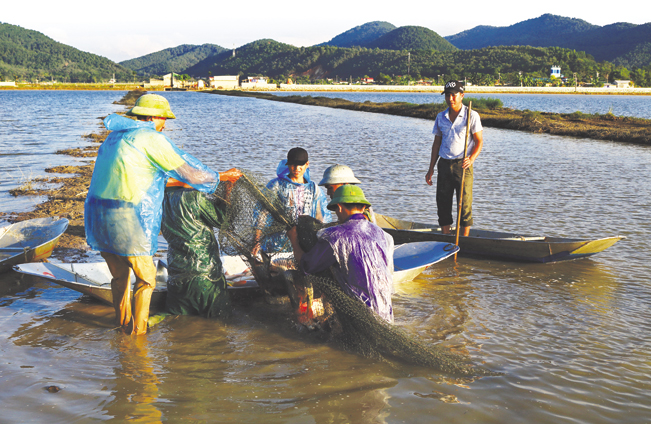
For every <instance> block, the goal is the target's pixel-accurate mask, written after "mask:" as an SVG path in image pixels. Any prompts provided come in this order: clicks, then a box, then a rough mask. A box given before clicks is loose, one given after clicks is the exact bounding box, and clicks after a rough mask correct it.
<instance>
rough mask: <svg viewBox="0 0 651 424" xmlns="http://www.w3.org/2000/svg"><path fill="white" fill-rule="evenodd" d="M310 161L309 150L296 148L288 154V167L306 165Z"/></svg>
mask: <svg viewBox="0 0 651 424" xmlns="http://www.w3.org/2000/svg"><path fill="white" fill-rule="evenodd" d="M307 161H308V158H307V150H305V149H302V148H300V147H294V148H293V149H291V150H290V151H289V152H287V165H305V164H306V163H307Z"/></svg>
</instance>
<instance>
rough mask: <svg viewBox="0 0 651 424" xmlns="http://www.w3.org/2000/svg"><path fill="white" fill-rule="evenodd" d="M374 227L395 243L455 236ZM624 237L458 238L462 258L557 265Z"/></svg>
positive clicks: (385, 222)
mask: <svg viewBox="0 0 651 424" xmlns="http://www.w3.org/2000/svg"><path fill="white" fill-rule="evenodd" d="M375 219H376V220H377V224H378V225H379V226H380V227H382V228H383V229H384V230H385V231H386V232H388V233H389V234H391V235H392V236H393V240H394V242H395V243H396V244H398V243H411V242H417V241H439V242H447V243H454V239H455V236H454V234H452V235H449V234H443V233H442V232H441V229H440V228H439V227H437V226H435V225H428V224H420V223H416V222H410V221H403V220H400V219H395V218H391V217H388V216H385V215H380V214H378V213H376V214H375ZM624 238H626V237H624V236H615V237H606V238H602V239H596V240H587V239H574V238H560V237H544V236H527V235H521V234H516V233H503V232H497V231H486V230H475V229H471V230H470V235H469V236H468V237H459V247H460V248H461V251H460V252H461V253H460V254H462V255H473V256H484V257H492V258H497V259H505V260H514V261H524V262H543V263H545V262H556V261H563V260H568V259H578V258H585V257H588V256H592V255H594V254H596V253H599V252H601V251H603V250H605V249H607V248H609V247H610V246H612V245H613V244H615V243H617V242H618V241H619V240H622V239H624Z"/></svg>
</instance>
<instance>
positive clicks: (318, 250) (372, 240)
mask: <svg viewBox="0 0 651 424" xmlns="http://www.w3.org/2000/svg"><path fill="white" fill-rule="evenodd" d="M368 206H371V203H370V202H369V201H368V200H366V197H365V196H364V192H363V191H362V189H361V188H359V187H358V186H355V185H343V186H341V187H339V188H338V189H337V191H335V193H334V196H333V198H332V200H331V201H330V203H328V209H330V210H331V211H334V212H335V213H336V214H337V219H338V221H339V225H336V226H334V227H329V228H324V229H322V230H320V231H319V232H318V233H317V238H318V241H317V243H316V245H315V246H314V247H313V248H312V249H310V251H309V252H303V249H301V246H300V244H299V241H298V233H297V229H296V227H293V228H292V229H290V230H289V231H288V232H287V237H288V238H289V240H290V241H291V243H292V248H293V249H294V258H295V259H296V262H297V263H298V264H299V269H300V270H302V271H303V272H305V273H307V274H316V273H318V272H321V271H323V270H326V269H328V268H330V267H331V268H330V269H331V270H332V272H333V274H334V277H335V279H336V280H337V282H338V283H339V285H340V286H341V288H342V290H344V292H346V293H347V294H348V295H349V296H352V297H354V298H357V299H359V300H360V301H362V302H363V303H364V304H365V305H366V306H367V307H369V308H370V309H371V310H373V311H374V312H375V313H376V314H378V315H379V316H380V317H381V318H383V319H384V320H386V321H388V322H393V307H392V304H391V295H392V294H393V292H394V290H393V238H392V237H391V236H390V235H389V234H387V233H386V232H384V231H383V230H382V229H381V228H380V227H378V226H377V225H375V224H373V223H372V222H369V221H368V220H367V219H366V217H365V216H364V210H365V209H366V207H368Z"/></svg>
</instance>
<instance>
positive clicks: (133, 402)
mask: <svg viewBox="0 0 651 424" xmlns="http://www.w3.org/2000/svg"><path fill="white" fill-rule="evenodd" d="M116 334H118V335H117V336H116V337H114V338H112V339H111V349H112V350H113V351H114V352H116V353H117V359H118V361H119V364H120V365H119V366H118V367H115V368H114V372H115V379H114V380H113V389H112V390H111V396H112V400H111V401H110V402H108V403H107V404H106V405H105V406H104V411H105V412H106V414H107V416H109V417H111V418H113V419H116V420H119V421H130V422H136V423H159V422H162V418H163V414H162V412H161V411H160V410H159V409H158V408H157V403H158V402H159V399H158V397H159V391H158V385H159V384H160V381H159V379H158V377H157V375H156V367H155V365H156V362H155V361H154V359H153V358H152V357H150V354H149V350H150V346H149V344H150V341H149V340H148V338H147V337H130V336H127V335H124V334H119V333H118V332H117V331H116Z"/></svg>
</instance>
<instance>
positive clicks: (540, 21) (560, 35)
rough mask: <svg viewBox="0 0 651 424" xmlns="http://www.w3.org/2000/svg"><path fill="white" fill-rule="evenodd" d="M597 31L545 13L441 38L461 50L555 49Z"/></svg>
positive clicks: (582, 24)
mask: <svg viewBox="0 0 651 424" xmlns="http://www.w3.org/2000/svg"><path fill="white" fill-rule="evenodd" d="M595 28H598V26H596V25H592V24H589V23H588V22H586V21H582V20H580V19H574V18H565V17H562V16H556V15H551V14H545V15H542V16H540V17H538V18H535V19H529V20H526V21H523V22H519V23H517V24H514V25H511V26H508V27H493V26H478V27H475V28H473V29H469V30H467V31H463V32H460V33H459V34H456V35H450V36H448V37H445V39H446V40H448V41H449V42H450V43H452V44H454V45H455V46H457V47H458V48H460V49H462V50H470V49H481V48H482V47H489V46H534V47H552V46H559V43H563V42H564V41H565V40H566V39H567V38H571V37H574V36H576V35H577V34H581V33H583V32H585V31H588V30H591V29H595Z"/></svg>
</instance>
